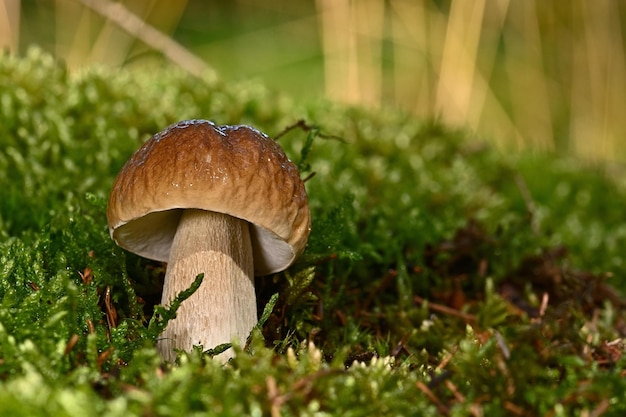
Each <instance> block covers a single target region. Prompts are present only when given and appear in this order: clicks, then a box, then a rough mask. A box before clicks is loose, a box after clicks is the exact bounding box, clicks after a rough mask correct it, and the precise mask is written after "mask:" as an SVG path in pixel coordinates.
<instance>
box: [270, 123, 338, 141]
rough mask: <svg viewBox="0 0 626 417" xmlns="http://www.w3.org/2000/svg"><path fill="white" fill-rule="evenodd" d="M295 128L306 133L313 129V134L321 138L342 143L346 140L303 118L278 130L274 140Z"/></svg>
mask: <svg viewBox="0 0 626 417" xmlns="http://www.w3.org/2000/svg"><path fill="white" fill-rule="evenodd" d="M296 128H300V129H302V130H303V131H305V132H307V133H308V132H311V131H314V130H315V135H316V136H317V137H320V138H322V139H333V140H338V141H339V142H343V143H345V142H346V140H345V139H344V138H342V137H340V136H335V135H329V134H326V133H322V132H320V131H319V128H318V127H317V126H315V125H310V124H308V123H307V122H306V121H305V120H303V119H300V120H298V121H297V122H295V123H293V124H290V125H289V126H287V127H286V128H284V129H283V130H282V131H281V132H279V133H278V134H276V135H275V136H274V140H276V141H278V139H280V138H281V137H283V136H285V135H286V134H287V133H289V132H291V131H292V130H294V129H296Z"/></svg>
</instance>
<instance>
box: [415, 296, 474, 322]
mask: <svg viewBox="0 0 626 417" xmlns="http://www.w3.org/2000/svg"><path fill="white" fill-rule="evenodd" d="M413 299H414V300H415V302H416V303H418V304H424V303H425V302H427V303H428V308H430V309H431V310H433V311H437V312H439V313H443V314H449V315H451V316H455V317H458V318H460V319H461V320H463V321H466V322H468V323H474V322H476V316H474V315H473V314H467V313H463V312H462V311H459V310H455V309H454V308H451V307H448V306H446V305H443V304H438V303H433V302H430V301H427V300H424V299H423V298H422V297H419V296H417V295H416V296H415V297H414V298H413Z"/></svg>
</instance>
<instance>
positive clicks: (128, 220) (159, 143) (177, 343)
mask: <svg viewBox="0 0 626 417" xmlns="http://www.w3.org/2000/svg"><path fill="white" fill-rule="evenodd" d="M107 220H108V224H109V231H110V234H111V237H112V238H113V239H114V240H115V242H116V243H117V244H118V245H119V246H121V247H123V248H125V249H127V250H129V251H131V252H134V253H136V254H138V255H140V256H143V257H146V258H149V259H154V260H158V261H163V262H167V272H166V274H165V282H164V287H163V295H162V304H164V305H168V304H169V303H170V302H171V301H172V299H173V298H174V297H175V296H176V295H177V294H178V293H180V292H181V291H183V290H185V289H187V288H189V286H190V285H191V283H192V282H193V280H194V279H195V278H196V276H197V275H198V274H200V273H204V280H203V282H202V284H201V285H200V287H199V288H198V290H197V291H196V292H195V293H194V294H193V295H192V296H191V297H190V298H188V299H187V300H185V301H184V302H183V303H182V304H181V306H180V308H179V309H178V312H177V316H176V319H174V320H172V321H170V322H169V323H168V325H167V327H166V329H165V331H164V332H163V333H162V335H161V338H160V340H159V341H158V343H157V347H158V349H159V351H160V352H161V354H162V356H163V358H164V359H166V360H169V361H172V360H174V359H175V357H176V354H175V352H174V349H182V350H190V349H191V348H192V347H193V346H194V345H202V346H203V347H204V348H205V349H208V348H212V347H214V346H217V345H219V344H222V343H229V342H231V341H238V342H239V343H241V344H243V343H245V341H246V339H247V337H248V335H249V334H250V331H251V330H252V328H253V327H254V325H255V324H256V322H257V311H256V296H255V290H254V276H255V275H257V276H258V275H267V274H271V273H274V272H278V271H282V270H284V269H286V268H287V267H289V266H290V265H291V264H292V263H293V261H294V260H295V259H296V257H297V256H298V255H299V254H300V253H301V252H302V251H303V250H304V247H305V245H306V241H307V238H308V235H309V232H310V215H309V209H308V203H307V196H306V191H305V189H304V184H303V182H302V180H301V179H300V176H299V172H298V169H297V168H296V166H295V165H294V164H293V163H292V162H291V161H289V159H288V158H287V156H286V155H285V153H284V152H283V150H282V149H281V148H280V146H279V145H278V144H277V143H276V142H275V141H273V140H272V139H271V138H269V137H268V136H266V135H265V134H263V133H261V132H259V131H258V130H256V129H253V128H251V127H248V126H217V125H215V124H213V123H211V122H209V121H206V120H188V121H182V122H179V123H176V124H173V125H171V126H169V127H168V128H166V129H165V130H163V131H162V132H160V133H157V134H156V135H154V136H153V137H151V138H150V139H149V140H148V141H147V142H146V143H144V145H143V146H142V147H141V148H140V149H139V150H137V151H136V152H135V153H134V154H133V156H132V157H131V158H130V159H129V160H128V162H127V163H126V164H125V165H124V167H123V168H122V170H121V171H120V173H119V174H118V176H117V178H116V180H115V183H114V184H113V188H112V190H111V195H110V198H109V204H108V206H107ZM220 356H221V359H222V360H227V359H228V358H230V357H232V350H229V351H226V352H224V353H223V354H222V355H220Z"/></svg>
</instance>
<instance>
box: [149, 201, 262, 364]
mask: <svg viewBox="0 0 626 417" xmlns="http://www.w3.org/2000/svg"><path fill="white" fill-rule="evenodd" d="M248 227H249V225H248V223H247V222H246V221H244V220H241V219H238V218H236V217H232V216H229V215H226V214H221V213H215V212H211V211H204V210H196V209H187V210H184V211H183V214H182V216H181V219H180V224H179V225H178V229H177V231H176V235H175V237H174V240H173V242H172V249H171V252H170V258H169V262H168V265H167V273H166V274H165V283H164V285H163V295H162V298H161V303H162V304H163V305H169V303H170V302H171V301H172V300H173V299H174V298H175V297H176V295H177V294H178V293H180V292H181V291H183V290H185V289H187V288H189V287H190V286H191V283H192V282H193V280H194V279H195V277H196V276H197V275H198V274H200V273H204V280H203V282H202V284H201V285H200V288H198V290H197V291H196V292H195V293H194V294H192V295H191V297H189V298H188V299H187V300H185V301H184V302H183V303H182V304H181V305H180V308H179V309H178V312H177V314H176V319H174V320H172V321H170V322H169V323H168V325H167V327H166V329H165V330H164V331H163V333H162V334H161V339H160V340H159V342H158V343H157V348H158V350H159V351H160V353H161V355H162V356H163V358H164V359H165V360H169V361H174V360H175V359H176V353H175V352H174V350H173V349H182V350H186V351H190V350H191V349H192V347H193V346H194V345H202V346H203V348H204V349H210V348H213V347H215V346H217V345H219V344H222V343H229V342H233V341H238V342H239V343H242V344H243V343H245V341H246V339H247V337H248V335H249V334H250V331H251V330H252V328H253V327H254V325H255V324H256V323H257V313H256V296H255V293H254V264H253V259H252V245H251V243H250V233H249V230H248ZM232 356H233V352H232V349H229V350H227V351H226V352H224V353H222V354H220V355H219V357H218V358H219V359H220V360H222V361H227V360H228V359H230V358H231V357H232Z"/></svg>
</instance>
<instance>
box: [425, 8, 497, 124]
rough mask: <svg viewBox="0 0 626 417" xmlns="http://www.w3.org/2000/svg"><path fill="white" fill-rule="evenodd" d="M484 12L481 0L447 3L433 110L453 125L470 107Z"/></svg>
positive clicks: (462, 120)
mask: <svg viewBox="0 0 626 417" xmlns="http://www.w3.org/2000/svg"><path fill="white" fill-rule="evenodd" d="M484 11H485V0H453V1H452V2H451V5H450V14H449V16H448V26H447V28H446V37H445V44H444V48H443V56H442V58H441V66H440V69H439V82H438V83H437V94H436V98H435V110H436V112H437V113H438V114H440V115H441V117H442V119H443V120H444V121H446V122H448V123H451V124H453V125H463V124H465V122H466V121H467V116H468V113H469V110H470V106H471V96H472V88H473V86H474V72H475V70H476V61H477V55H478V46H479V43H480V35H481V28H482V22H483V16H484Z"/></svg>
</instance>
